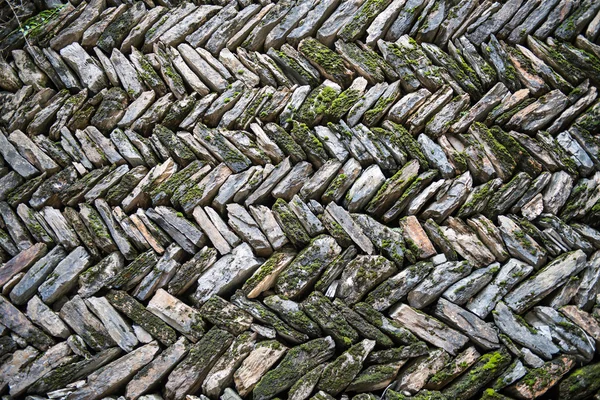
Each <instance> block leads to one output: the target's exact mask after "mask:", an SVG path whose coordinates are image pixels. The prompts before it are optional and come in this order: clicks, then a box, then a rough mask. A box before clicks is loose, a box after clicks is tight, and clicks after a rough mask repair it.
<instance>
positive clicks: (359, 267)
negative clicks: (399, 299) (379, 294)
mask: <svg viewBox="0 0 600 400" xmlns="http://www.w3.org/2000/svg"><path fill="white" fill-rule="evenodd" d="M394 272H396V267H395V265H394V264H393V263H391V262H390V261H388V260H387V259H385V258H383V257H381V256H358V257H357V258H355V259H354V260H352V261H351V262H350V263H349V264H348V265H347V266H346V268H345V269H344V272H342V276H341V278H340V286H339V288H338V292H337V297H339V298H340V299H341V300H343V301H344V302H345V303H347V304H354V303H356V302H358V301H360V300H361V298H362V297H363V296H364V295H365V294H366V293H368V292H369V291H370V290H371V289H372V288H373V287H375V286H377V285H378V284H379V283H381V282H382V281H384V280H385V279H386V278H387V277H389V276H390V275H392V274H393V273H394Z"/></svg>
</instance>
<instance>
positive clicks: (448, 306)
mask: <svg viewBox="0 0 600 400" xmlns="http://www.w3.org/2000/svg"><path fill="white" fill-rule="evenodd" d="M434 315H435V316H437V317H438V318H440V319H441V320H442V321H445V322H447V323H448V324H450V326H453V327H454V328H456V329H459V330H460V331H462V332H464V333H465V334H466V335H467V336H468V337H469V338H470V339H471V340H473V342H475V344H477V345H478V346H480V347H481V348H483V349H485V350H493V349H497V348H499V347H500V341H499V339H498V335H497V333H496V331H494V329H493V328H492V327H491V326H490V325H488V324H486V323H485V322H484V321H483V320H482V319H480V318H478V317H477V316H476V315H475V314H472V313H471V312H469V311H467V310H465V309H464V308H461V307H459V306H457V305H455V304H453V303H451V302H449V301H447V300H445V299H440V300H439V301H438V303H437V306H436V309H435V311H434Z"/></svg>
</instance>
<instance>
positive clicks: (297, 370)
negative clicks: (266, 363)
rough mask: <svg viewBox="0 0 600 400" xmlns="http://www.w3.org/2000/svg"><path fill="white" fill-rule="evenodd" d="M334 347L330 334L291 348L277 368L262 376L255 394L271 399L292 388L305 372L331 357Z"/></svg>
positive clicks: (259, 397) (258, 396)
mask: <svg viewBox="0 0 600 400" xmlns="http://www.w3.org/2000/svg"><path fill="white" fill-rule="evenodd" d="M334 347H335V346H334V342H333V339H331V337H330V336H328V337H326V338H319V339H315V340H312V341H310V342H307V343H304V344H301V345H300V346H297V347H294V348H293V349H291V350H289V351H288V352H287V354H286V355H285V357H284V358H283V360H282V361H281V363H280V364H279V365H278V366H277V368H275V369H273V370H272V371H269V372H268V373H266V374H265V375H264V376H263V377H262V378H261V380H260V381H259V382H258V384H257V385H256V387H255V388H254V390H253V396H255V397H256V398H257V399H269V398H271V397H272V396H274V395H276V394H278V393H280V392H282V391H284V390H286V389H288V388H290V387H291V386H292V384H293V383H294V382H295V381H297V380H298V379H300V378H301V377H302V376H303V375H304V374H306V373H308V372H309V371H310V370H312V369H313V368H314V367H316V366H318V365H320V364H322V363H324V362H325V361H327V360H328V359H329V358H331V357H332V356H333V354H334V352H333V350H334Z"/></svg>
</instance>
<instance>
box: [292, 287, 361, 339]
mask: <svg viewBox="0 0 600 400" xmlns="http://www.w3.org/2000/svg"><path fill="white" fill-rule="evenodd" d="M302 309H303V310H304V312H306V314H308V316H309V317H310V318H311V319H312V320H314V321H315V322H317V323H318V324H319V326H320V327H321V329H322V330H323V332H325V333H326V334H328V335H331V337H333V339H334V340H335V342H336V345H338V346H341V347H343V348H348V347H349V346H351V345H352V344H353V343H355V342H356V341H358V333H357V332H356V331H355V330H354V328H352V327H351V326H350V325H349V324H348V322H347V321H346V320H345V319H344V317H343V315H342V314H341V313H340V312H339V311H338V310H337V309H336V308H335V307H334V306H333V304H332V303H331V302H330V301H329V300H328V299H327V298H326V297H325V296H324V295H323V294H321V293H320V292H313V293H311V294H310V295H309V296H308V298H307V299H306V300H304V301H303V302H302Z"/></svg>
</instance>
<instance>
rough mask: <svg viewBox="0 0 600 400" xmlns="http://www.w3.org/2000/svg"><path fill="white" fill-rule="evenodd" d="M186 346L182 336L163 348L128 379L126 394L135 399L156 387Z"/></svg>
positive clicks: (184, 352) (181, 356)
mask: <svg viewBox="0 0 600 400" xmlns="http://www.w3.org/2000/svg"><path fill="white" fill-rule="evenodd" d="M188 348H189V344H188V342H187V341H186V339H185V338H183V337H182V338H180V339H179V340H178V341H177V342H176V343H175V344H173V345H172V346H170V347H168V348H167V349H165V350H164V351H163V352H162V353H160V354H159V355H158V356H156V357H155V358H154V360H152V361H151V362H150V363H149V364H147V365H146V366H145V367H144V368H142V369H141V370H140V371H139V372H138V373H137V374H135V376H134V377H133V378H132V379H131V380H130V381H129V383H128V384H127V387H126V396H127V397H128V398H131V399H137V398H140V396H142V395H143V394H144V393H148V392H149V391H150V390H152V388H154V387H156V385H157V382H159V381H160V380H162V379H163V378H165V377H166V376H167V374H168V373H169V372H170V371H171V369H172V368H174V367H175V366H176V365H177V363H179V362H180V361H181V360H182V359H183V358H184V357H185V355H186V354H187V351H188Z"/></svg>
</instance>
